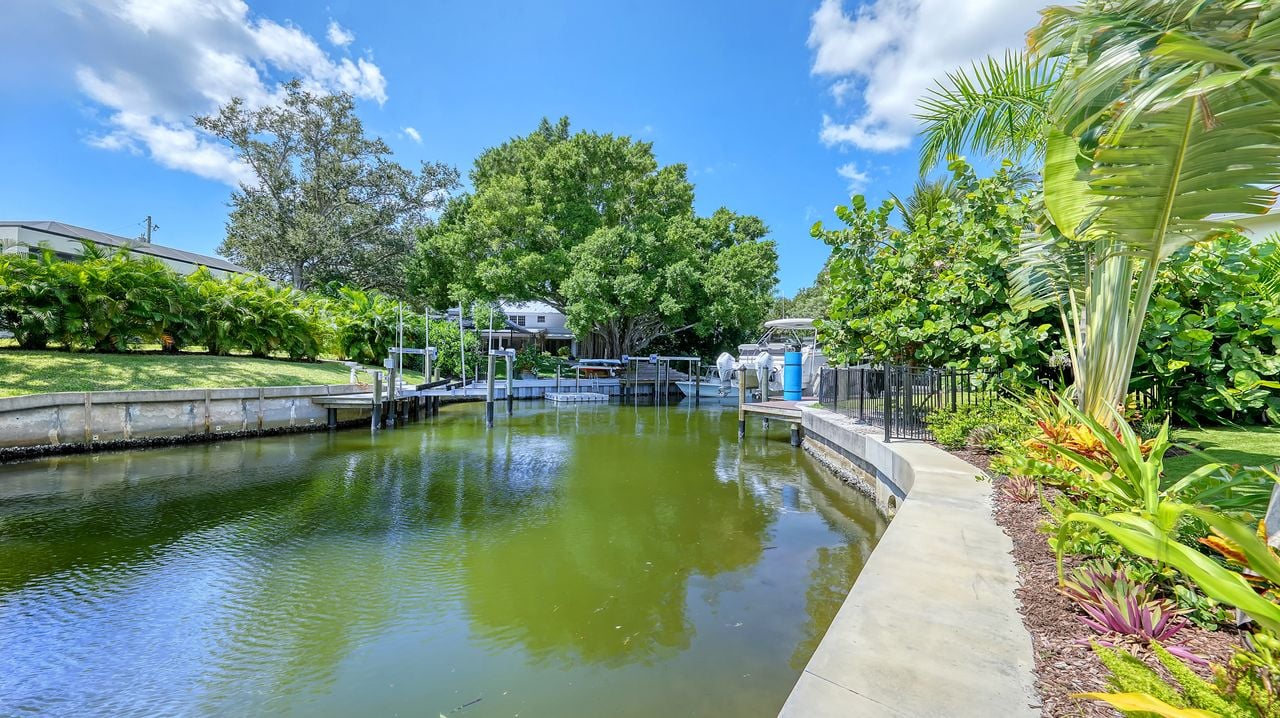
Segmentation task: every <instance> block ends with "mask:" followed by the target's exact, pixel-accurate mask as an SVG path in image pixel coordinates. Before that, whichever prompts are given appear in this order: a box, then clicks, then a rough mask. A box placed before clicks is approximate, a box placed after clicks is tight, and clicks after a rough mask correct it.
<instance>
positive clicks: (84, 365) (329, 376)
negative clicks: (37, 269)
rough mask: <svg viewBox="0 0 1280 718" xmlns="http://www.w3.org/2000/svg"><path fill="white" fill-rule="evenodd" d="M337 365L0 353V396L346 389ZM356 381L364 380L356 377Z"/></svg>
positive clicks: (215, 358)
mask: <svg viewBox="0 0 1280 718" xmlns="http://www.w3.org/2000/svg"><path fill="white" fill-rule="evenodd" d="M349 378H350V370H348V369H347V367H345V366H343V365H341V364H335V363H332V362H324V363H317V364H308V363H303V362H291V361H283V360H278V359H253V358H250V357H234V356H232V357H220V356H209V355H207V354H176V355H174V354H73V353H68V352H53V351H47V352H29V351H15V350H9V349H4V350H0V396H16V395H19V394H40V393H44V392H53V391H112V390H122V389H214V388H219V387H238V386H298V385H311V384H346V383H347V381H348V380H349ZM359 378H360V380H361V381H368V380H369V375H368V374H367V373H364V372H361V374H360V376H359Z"/></svg>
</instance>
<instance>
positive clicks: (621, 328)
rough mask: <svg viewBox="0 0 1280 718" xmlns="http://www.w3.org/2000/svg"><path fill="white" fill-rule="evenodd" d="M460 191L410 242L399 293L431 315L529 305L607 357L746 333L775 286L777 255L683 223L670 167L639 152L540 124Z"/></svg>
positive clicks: (685, 199)
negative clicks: (471, 306)
mask: <svg viewBox="0 0 1280 718" xmlns="http://www.w3.org/2000/svg"><path fill="white" fill-rule="evenodd" d="M471 181H472V185H473V187H474V189H473V191H472V192H471V193H469V194H466V195H462V196H460V197H457V198H455V199H453V200H452V201H451V202H450V203H449V205H448V206H447V207H446V208H445V210H444V211H443V213H442V214H441V217H440V220H439V222H438V223H436V224H435V225H431V226H427V227H425V228H423V229H422V230H420V231H419V243H418V248H417V251H416V253H415V255H414V257H413V259H412V260H411V262H410V263H409V264H408V265H407V266H408V274H409V282H410V287H411V291H413V292H414V293H415V294H416V295H418V296H422V297H424V298H425V299H426V300H427V302H428V303H429V304H430V305H432V306H435V307H445V306H450V305H453V304H457V303H458V302H459V301H462V302H464V303H465V302H466V301H470V300H472V299H476V298H479V299H487V300H494V299H507V300H513V301H533V300H537V301H543V302H546V303H547V304H550V305H551V306H553V307H555V308H557V309H559V310H561V311H564V312H566V313H567V315H568V317H569V323H570V327H571V328H572V329H573V330H574V331H575V332H576V333H577V334H578V335H579V336H585V335H587V334H590V333H595V334H597V335H599V336H600V337H601V338H602V339H603V341H604V344H605V348H606V351H608V352H609V353H610V354H612V355H615V356H616V355H619V354H624V353H630V352H638V351H641V350H643V349H645V348H647V347H649V346H651V345H653V344H654V343H655V342H659V341H661V340H670V339H671V338H672V337H677V336H681V335H686V334H688V335H693V336H696V337H706V336H710V335H712V334H720V335H724V336H726V337H728V336H729V335H734V336H735V337H736V336H737V335H738V334H740V333H741V332H742V331H743V330H744V329H747V330H752V331H753V330H754V329H755V327H756V326H757V325H758V324H759V322H760V321H761V319H762V318H763V317H764V315H765V312H766V311H767V310H768V307H769V304H770V301H771V296H772V293H773V287H774V285H775V284H776V274H777V251H776V249H775V247H774V244H773V242H771V241H768V240H765V239H764V237H765V235H766V234H768V228H767V227H765V225H764V223H763V222H761V221H760V220H759V219H758V218H756V217H751V216H746V215H739V214H736V213H734V212H732V211H730V210H728V209H723V208H722V209H720V210H717V211H716V212H715V213H714V214H712V215H711V216H710V217H699V216H697V214H696V213H695V212H694V210H693V197H694V190H693V185H692V184H691V183H690V182H689V181H688V179H687V178H686V171H685V167H684V166H683V165H678V164H677V165H667V166H660V165H659V164H658V162H657V160H656V159H655V158H654V156H653V147H652V145H651V144H649V143H647V142H636V141H633V140H632V139H631V138H629V137H617V136H614V135H609V134H598V133H593V132H577V133H571V132H570V129H569V121H568V119H567V118H562V119H560V120H559V121H558V122H556V123H554V124H553V123H552V122H550V121H548V120H545V119H544V120H543V121H542V123H541V125H540V126H539V127H538V129H537V130H536V131H534V132H533V133H531V134H529V135H527V136H525V137H519V138H516V139H513V140H510V141H508V142H506V143H504V144H502V145H500V146H498V147H494V148H491V149H489V150H486V151H485V152H484V153H483V154H481V155H480V157H479V158H477V159H476V162H475V167H474V168H473V169H472V172H471Z"/></svg>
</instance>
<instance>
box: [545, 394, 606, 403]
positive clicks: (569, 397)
mask: <svg viewBox="0 0 1280 718" xmlns="http://www.w3.org/2000/svg"><path fill="white" fill-rule="evenodd" d="M546 396H547V401H554V402H556V403H557V404H559V403H582V402H592V401H609V395H608V394H600V393H598V392H594V391H558V392H557V391H549V392H547V394H546Z"/></svg>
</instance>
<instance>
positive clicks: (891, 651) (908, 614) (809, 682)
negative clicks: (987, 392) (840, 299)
mask: <svg viewBox="0 0 1280 718" xmlns="http://www.w3.org/2000/svg"><path fill="white" fill-rule="evenodd" d="M803 424H804V430H805V447H806V449H807V450H809V451H811V452H812V453H814V454H815V455H816V456H817V457H818V458H820V459H821V460H822V461H824V462H825V463H828V464H830V465H832V466H833V467H835V468H836V469H837V470H839V471H841V472H843V473H845V474H847V475H848V477H849V478H851V479H852V480H854V481H855V482H860V483H861V484H862V485H863V488H864V489H865V490H867V491H868V493H871V494H872V495H874V496H875V498H876V503H877V505H879V506H880V508H881V510H882V511H884V512H885V513H886V514H887V515H892V516H893V520H892V522H890V524H889V528H888V529H887V530H886V531H885V533H884V535H883V536H882V537H881V539H880V542H879V543H878V544H877V545H876V548H875V550H874V551H873V552H872V554H871V558H870V560H869V561H868V562H867V564H866V566H865V567H863V569H862V573H861V574H859V576H858V578H857V580H856V581H855V582H854V585H853V588H852V589H851V590H850V592H849V595H848V597H847V598H846V599H845V602H844V605H843V606H841V608H840V611H839V613H837V614H836V617H835V620H833V621H832V623H831V626H830V627H829V628H828V629H827V633H826V635H825V636H824V637H823V639H822V642H821V644H819V646H818V649H817V650H816V651H815V652H814V654H813V657H812V658H811V659H810V660H809V663H808V665H807V666H806V667H805V670H804V673H802V674H801V676H800V679H799V681H797V683H796V686H795V688H794V689H793V690H792V692H791V695H790V697H789V698H788V699H787V702H786V704H785V705H784V706H783V708H782V712H781V713H780V715H781V716H785V717H786V718H801V717H804V718H823V717H825V716H954V717H956V718H960V717H968V716H973V717H975V718H977V717H979V716H980V717H982V718H988V717H989V716H1036V715H1039V714H1040V707H1039V706H1040V700H1039V698H1038V697H1037V695H1036V691H1035V674H1034V666H1035V663H1034V660H1033V656H1032V649H1031V645H1032V644H1031V637H1030V635H1029V634H1028V633H1027V631H1026V629H1025V628H1024V627H1023V624H1022V617H1021V615H1020V614H1019V612H1018V600H1017V597H1016V596H1015V595H1014V589H1015V588H1016V586H1017V583H1018V573H1017V568H1016V567H1015V565H1014V563H1013V558H1012V557H1011V556H1010V555H1009V552H1010V551H1011V550H1012V543H1011V542H1010V540H1009V537H1008V536H1006V535H1005V534H1004V532H1003V531H1001V529H1000V527H999V526H997V525H996V523H995V519H994V518H993V517H992V514H991V510H992V501H991V499H992V496H991V491H992V488H991V482H990V481H987V480H985V479H983V480H980V479H982V472H981V471H979V470H978V469H977V468H976V467H974V466H973V465H971V464H969V463H967V462H965V461H962V460H960V459H959V458H956V457H955V456H952V455H951V454H948V453H946V452H945V451H942V450H941V449H939V448H937V447H934V446H931V445H929V444H924V443H920V442H900V443H899V442H894V443H892V444H886V443H884V442H883V441H881V440H880V439H878V438H877V437H875V436H871V435H868V434H864V433H861V432H860V431H859V430H858V428H857V426H856V425H855V424H854V423H853V422H852V420H850V419H849V418H848V417H844V416H841V415H839V414H836V413H833V412H829V411H824V410H822V409H817V408H813V407H807V408H805V409H804V414H803Z"/></svg>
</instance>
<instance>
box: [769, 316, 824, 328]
mask: <svg viewBox="0 0 1280 718" xmlns="http://www.w3.org/2000/svg"><path fill="white" fill-rule="evenodd" d="M764 326H765V329H813V320H812V319H807V318H796V319H772V320H770V321H767V322H765V323H764Z"/></svg>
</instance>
